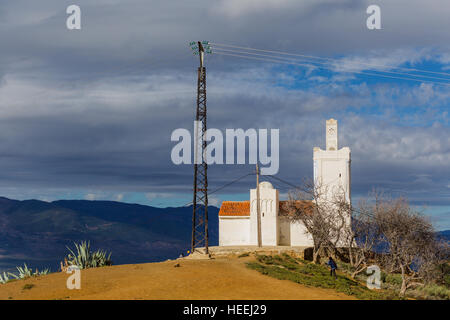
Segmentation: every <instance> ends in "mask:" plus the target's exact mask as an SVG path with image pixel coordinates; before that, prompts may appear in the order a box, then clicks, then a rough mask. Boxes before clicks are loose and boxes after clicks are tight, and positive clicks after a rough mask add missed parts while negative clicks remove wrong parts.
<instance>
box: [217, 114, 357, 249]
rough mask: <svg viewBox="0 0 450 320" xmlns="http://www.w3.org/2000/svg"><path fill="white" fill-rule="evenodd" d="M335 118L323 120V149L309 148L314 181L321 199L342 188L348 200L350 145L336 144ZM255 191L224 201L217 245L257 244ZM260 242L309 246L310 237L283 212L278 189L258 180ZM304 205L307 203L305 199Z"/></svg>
mask: <svg viewBox="0 0 450 320" xmlns="http://www.w3.org/2000/svg"><path fill="white" fill-rule="evenodd" d="M337 129H338V128H337V121H336V120H334V119H330V120H327V121H326V149H325V150H322V149H320V148H318V147H314V149H313V165H314V183H315V185H317V186H319V185H320V186H327V188H326V191H325V192H324V194H323V197H325V199H324V200H327V199H331V198H332V197H333V195H334V194H335V192H337V191H338V190H343V192H344V195H345V199H346V201H348V202H349V203H350V201H351V193H350V164H351V160H350V148H349V147H343V148H342V149H339V148H338V130H337ZM256 199H257V193H256V189H251V190H250V201H224V202H222V206H221V207H220V211H219V246H256V245H258V224H257V202H256V201H257V200H256ZM259 199H260V216H261V242H262V245H263V246H312V244H313V243H312V238H311V236H310V235H309V234H308V233H307V231H306V228H305V227H304V225H303V224H302V223H301V222H292V221H289V220H288V219H287V218H286V217H284V216H283V214H282V213H283V207H284V206H283V204H284V203H286V201H280V200H279V192H278V190H277V189H275V188H274V187H273V186H272V184H271V183H270V182H267V181H265V182H262V183H260V184H259ZM306 205H307V203H306Z"/></svg>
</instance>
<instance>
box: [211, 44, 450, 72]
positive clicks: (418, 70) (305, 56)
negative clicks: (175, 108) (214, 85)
mask: <svg viewBox="0 0 450 320" xmlns="http://www.w3.org/2000/svg"><path fill="white" fill-rule="evenodd" d="M211 44H212V45H215V46H220V47H230V48H237V49H245V50H252V51H259V52H267V53H276V54H282V55H289V56H298V57H304V58H309V59H318V60H327V61H334V62H340V60H339V59H333V58H324V57H318V56H312V55H304V54H298V53H288V52H283V51H274V50H263V49H255V48H249V47H240V46H235V45H229V44H221V43H211ZM353 63H354V64H359V65H365V66H371V67H380V68H389V69H399V70H407V71H415V72H422V73H434V74H441V75H445V76H450V73H447V72H438V71H429V70H423V69H416V68H407V67H395V66H388V65H381V64H370V63H364V62H353Z"/></svg>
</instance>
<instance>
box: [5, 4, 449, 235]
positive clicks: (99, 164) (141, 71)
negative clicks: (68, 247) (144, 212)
mask: <svg viewBox="0 0 450 320" xmlns="http://www.w3.org/2000/svg"><path fill="white" fill-rule="evenodd" d="M72 4H76V5H79V6H80V7H81V11H82V29H81V30H72V31H69V30H68V29H67V28H66V19H67V17H68V15H67V14H66V8H67V7H68V6H69V5H72ZM371 4H377V5H379V6H380V7H381V24H382V29H381V30H368V29H367V27H366V19H367V17H368V15H367V14H366V9H367V7H368V6H369V5H371ZM449 17H450V4H449V3H448V0H430V1H424V0H396V1H385V0H377V1H375V0H371V1H365V0H341V1H336V0H302V1H300V0H217V1H208V0H202V1H195V0H192V1H184V0H170V1H168V0H165V1H150V0H126V1H125V0H96V1H87V0H71V1H67V0H40V1H25V0H2V1H1V2H0V43H1V47H0V168H1V170H0V195H3V196H6V197H9V198H14V199H30V198H36V199H41V200H47V201H51V200H55V199H93V200H95V199H104V200H117V201H125V202H135V203H142V204H149V205H154V206H178V205H184V204H185V203H187V202H189V201H190V200H191V198H192V180H193V173H192V166H189V165H179V166H176V165H174V164H172V162H171V159H170V153H171V149H172V147H173V146H174V145H175V143H173V142H171V141H170V136H171V133H172V131H173V130H175V129H177V128H186V129H189V130H192V127H193V117H194V111H195V99H196V96H195V94H196V93H195V90H196V67H197V65H198V61H197V57H195V56H193V55H192V53H191V51H190V49H189V46H188V43H189V42H190V41H192V40H209V41H211V42H213V43H221V44H228V45H234V46H241V47H251V48H257V49H263V50H272V51H281V52H287V53H294V54H302V55H309V56H318V57H322V58H327V59H334V60H327V61H333V63H332V67H330V68H329V69H327V70H325V69H321V68H318V67H317V65H316V66H314V65H313V64H309V65H306V66H304V65H299V64H297V65H289V64H278V63H271V62H269V61H267V60H266V61H263V60H255V59H244V58H239V57H233V56H225V55H220V54H215V53H214V47H213V54H212V55H209V56H208V57H207V60H206V66H207V71H208V78H207V79H208V80H207V81H208V84H207V85H208V126H209V127H213V128H218V129H220V130H224V129H225V128H244V129H248V128H268V129H270V128H279V129H280V171H279V173H278V176H279V177H281V178H283V179H286V180H289V181H290V182H292V183H301V181H302V180H303V179H305V178H306V179H308V178H311V177H312V149H313V147H314V146H319V147H322V148H324V144H325V130H324V125H325V120H326V119H328V118H335V119H337V120H338V121H339V135H340V146H349V147H350V148H351V150H352V193H353V197H354V200H356V199H358V198H359V197H364V196H366V195H367V194H368V192H370V191H371V190H372V189H373V188H378V189H383V190H384V191H385V192H387V193H391V194H393V195H394V196H399V195H403V196H406V197H408V199H409V200H410V202H411V203H412V204H414V205H416V206H418V208H423V210H425V212H426V213H427V214H429V215H430V217H432V219H433V221H434V222H435V223H436V225H437V226H438V228H440V229H450V218H449V217H450V166H449V163H450V128H449V113H448V112H449V109H450V108H449V105H450V87H449V86H448V85H442V84H438V83H436V82H442V81H440V80H437V79H436V78H447V79H448V78H449V76H448V75H445V74H446V73H447V74H450V50H449V49H450V45H449V44H450V32H449V30H450V19H449ZM365 64H371V65H377V66H379V65H382V66H390V67H384V68H383V69H382V70H383V71H395V72H400V71H401V72H408V71H405V70H406V69H393V68H394V67H401V68H414V69H425V70H428V71H432V72H433V73H427V75H428V77H429V78H421V79H425V80H427V81H407V80H403V79H399V78H402V76H395V77H391V78H389V77H380V76H373V75H368V74H367V71H368V70H366V69H370V68H369V67H368V66H367V65H365ZM349 68H351V70H353V71H357V72H356V73H350V72H348V70H349ZM402 70H403V71H402ZM390 75H395V74H390ZM397 75H398V74H397ZM448 82H449V81H447V82H446V83H448ZM252 170H253V166H250V165H222V166H221V165H215V166H214V165H213V166H211V167H210V169H209V180H210V188H211V190H214V189H215V188H218V187H220V186H222V185H223V184H225V183H227V182H229V181H231V180H233V179H235V178H237V177H240V176H242V175H243V174H245V173H248V172H251V171H252ZM254 183H255V182H254V177H252V176H249V177H248V178H247V179H244V180H242V181H240V182H239V183H236V184H233V185H231V186H229V187H227V188H225V189H223V190H221V191H220V192H217V193H215V194H213V195H211V199H210V202H212V203H213V204H216V205H219V204H220V202H221V201H222V200H224V199H226V200H242V199H246V198H248V189H249V188H250V187H253V185H254ZM275 186H276V187H278V188H280V190H281V192H282V194H285V193H286V192H287V191H288V189H287V186H286V185H282V184H280V185H275Z"/></svg>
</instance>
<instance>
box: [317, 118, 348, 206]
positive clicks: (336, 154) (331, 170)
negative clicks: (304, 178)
mask: <svg viewBox="0 0 450 320" xmlns="http://www.w3.org/2000/svg"><path fill="white" fill-rule="evenodd" d="M325 130H326V133H325V136H326V149H325V150H322V149H320V148H319V147H314V151H313V155H314V156H313V159H314V185H315V187H316V188H317V189H319V188H320V190H321V194H323V197H324V200H326V201H333V199H334V196H335V195H337V192H342V193H343V194H344V195H345V199H346V200H347V201H348V202H350V201H351V190H350V181H351V180H350V173H351V172H350V165H351V158H350V148H349V147H343V148H342V149H339V145H338V123H337V120H334V119H329V120H327V121H326V126H325Z"/></svg>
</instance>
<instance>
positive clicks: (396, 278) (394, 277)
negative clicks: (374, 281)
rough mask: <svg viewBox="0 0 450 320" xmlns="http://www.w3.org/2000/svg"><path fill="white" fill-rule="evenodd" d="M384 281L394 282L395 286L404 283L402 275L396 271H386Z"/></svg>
mask: <svg viewBox="0 0 450 320" xmlns="http://www.w3.org/2000/svg"><path fill="white" fill-rule="evenodd" d="M384 282H385V283H388V284H392V285H394V286H401V285H402V276H401V275H400V274H395V273H386V275H385V277H384Z"/></svg>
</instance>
